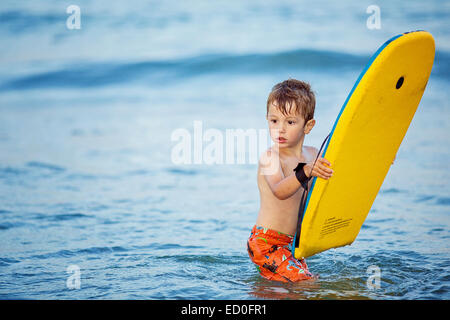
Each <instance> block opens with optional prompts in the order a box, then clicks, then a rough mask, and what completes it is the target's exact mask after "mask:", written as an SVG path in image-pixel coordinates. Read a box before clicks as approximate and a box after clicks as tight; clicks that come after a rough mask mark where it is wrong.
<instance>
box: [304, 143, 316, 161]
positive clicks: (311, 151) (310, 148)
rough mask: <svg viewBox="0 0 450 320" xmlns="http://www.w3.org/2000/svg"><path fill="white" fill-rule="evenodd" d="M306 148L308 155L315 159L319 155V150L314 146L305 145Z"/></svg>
mask: <svg viewBox="0 0 450 320" xmlns="http://www.w3.org/2000/svg"><path fill="white" fill-rule="evenodd" d="M304 148H305V149H306V151H307V152H308V156H309V157H311V158H314V159H315V158H316V157H317V155H318V154H319V150H318V149H317V148H315V147H313V146H304Z"/></svg>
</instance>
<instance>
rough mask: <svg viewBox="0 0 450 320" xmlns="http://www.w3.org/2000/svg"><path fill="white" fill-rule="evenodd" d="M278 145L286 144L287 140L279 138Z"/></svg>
mask: <svg viewBox="0 0 450 320" xmlns="http://www.w3.org/2000/svg"><path fill="white" fill-rule="evenodd" d="M277 140H278V143H286V141H287V139H285V138H282V137H278V139H277Z"/></svg>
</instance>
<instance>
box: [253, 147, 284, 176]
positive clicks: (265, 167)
mask: <svg viewBox="0 0 450 320" xmlns="http://www.w3.org/2000/svg"><path fill="white" fill-rule="evenodd" d="M258 164H259V169H260V172H261V173H262V174H263V175H273V174H276V173H278V172H279V170H280V156H279V153H278V151H277V150H275V149H273V148H269V149H267V150H266V151H264V152H263V153H262V154H261V156H260V157H259V163H258Z"/></svg>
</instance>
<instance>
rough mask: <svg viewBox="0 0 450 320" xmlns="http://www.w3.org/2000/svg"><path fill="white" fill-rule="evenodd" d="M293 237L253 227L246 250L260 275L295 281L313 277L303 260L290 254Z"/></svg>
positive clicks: (270, 278)
mask: <svg viewBox="0 0 450 320" xmlns="http://www.w3.org/2000/svg"><path fill="white" fill-rule="evenodd" d="M293 239H294V237H293V236H290V235H287V234H284V233H281V232H278V231H274V230H271V229H268V228H263V227H257V226H254V227H253V229H252V233H251V234H250V238H248V241H247V250H248V255H249V256H250V259H251V260H252V262H253V263H254V264H256V269H258V271H259V273H260V274H261V276H263V277H264V278H266V279H269V280H275V281H283V282H296V281H301V280H307V279H311V278H312V277H313V275H312V274H311V273H310V272H309V271H308V266H307V265H306V262H305V260H304V259H302V260H297V259H295V258H294V257H293V256H292V253H291V248H292V241H293Z"/></svg>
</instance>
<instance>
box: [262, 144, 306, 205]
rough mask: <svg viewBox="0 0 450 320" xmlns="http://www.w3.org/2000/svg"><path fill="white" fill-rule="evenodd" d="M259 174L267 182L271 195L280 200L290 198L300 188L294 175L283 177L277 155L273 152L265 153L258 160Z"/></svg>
mask: <svg viewBox="0 0 450 320" xmlns="http://www.w3.org/2000/svg"><path fill="white" fill-rule="evenodd" d="M259 164H260V167H261V174H263V175H264V178H265V179H266V181H267V184H268V185H269V187H270V189H271V190H272V193H273V194H274V196H275V197H277V198H278V199H280V200H285V199H287V198H289V197H290V196H292V195H293V194H294V193H296V192H297V190H298V189H299V188H300V187H301V184H300V182H299V181H298V180H297V177H296V176H295V173H294V172H292V174H291V175H289V176H287V177H284V175H283V172H282V169H281V165H280V159H279V157H278V153H277V152H275V151H267V152H265V153H264V154H263V155H262V157H261V159H260V162H259Z"/></svg>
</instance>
